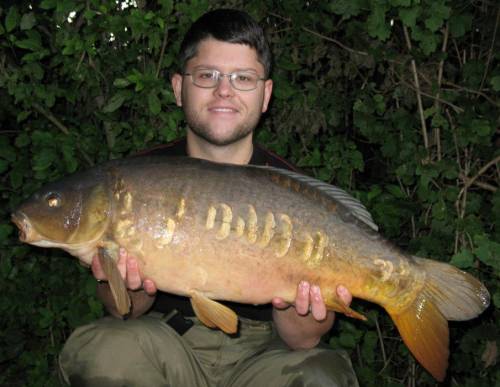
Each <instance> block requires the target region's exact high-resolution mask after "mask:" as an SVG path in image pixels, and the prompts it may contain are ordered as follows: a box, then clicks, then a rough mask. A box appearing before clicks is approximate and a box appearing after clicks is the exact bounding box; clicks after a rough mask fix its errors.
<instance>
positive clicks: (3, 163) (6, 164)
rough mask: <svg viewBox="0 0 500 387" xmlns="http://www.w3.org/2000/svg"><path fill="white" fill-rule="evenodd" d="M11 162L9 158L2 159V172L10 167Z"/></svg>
mask: <svg viewBox="0 0 500 387" xmlns="http://www.w3.org/2000/svg"><path fill="white" fill-rule="evenodd" d="M9 164H10V163H9V162H8V161H7V160H0V174H3V173H4V172H5V171H6V170H7V169H9Z"/></svg>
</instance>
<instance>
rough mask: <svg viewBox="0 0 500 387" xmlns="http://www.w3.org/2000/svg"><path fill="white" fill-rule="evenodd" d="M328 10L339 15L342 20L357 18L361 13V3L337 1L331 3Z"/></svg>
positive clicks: (356, 0) (350, 0)
mask: <svg viewBox="0 0 500 387" xmlns="http://www.w3.org/2000/svg"><path fill="white" fill-rule="evenodd" d="M328 8H329V9H330V11H331V12H333V13H335V14H337V15H341V16H342V18H343V19H349V18H351V17H352V16H357V15H359V13H360V12H361V2H360V1H359V0H337V1H331V2H330V4H329V6H328Z"/></svg>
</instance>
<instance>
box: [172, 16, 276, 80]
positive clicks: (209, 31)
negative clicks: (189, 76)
mask: <svg viewBox="0 0 500 387" xmlns="http://www.w3.org/2000/svg"><path fill="white" fill-rule="evenodd" d="M208 38H214V39H216V40H220V41H222V42H226V43H236V44H245V45H247V46H250V47H251V48H253V49H254V50H255V51H257V59H258V61H259V62H260V63H261V64H262V65H263V66H264V72H265V74H264V76H265V77H266V78H267V77H269V74H270V73H271V50H270V49H269V45H268V43H267V40H266V38H265V36H264V31H263V29H262V28H261V27H260V26H259V24H258V23H257V22H256V21H255V20H254V19H253V18H252V17H251V16H250V15H249V14H248V13H246V12H243V11H238V10H235V9H217V10H214V11H210V12H207V13H205V14H204V15H202V16H201V17H200V18H199V19H198V20H196V21H195V22H194V23H193V24H192V26H191V28H189V30H188V32H187V33H186V35H185V36H184V40H183V41H182V44H181V48H180V53H179V56H180V57H179V60H180V63H179V64H180V66H181V68H180V70H181V72H183V71H184V70H185V68H186V64H187V62H188V61H189V60H190V59H191V58H193V57H194V56H195V55H196V53H197V49H198V44H199V43H200V42H201V41H203V40H205V39H208Z"/></svg>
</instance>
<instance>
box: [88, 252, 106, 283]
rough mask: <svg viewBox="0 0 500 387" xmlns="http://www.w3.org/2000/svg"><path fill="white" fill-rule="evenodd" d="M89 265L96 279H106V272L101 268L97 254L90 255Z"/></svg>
mask: <svg viewBox="0 0 500 387" xmlns="http://www.w3.org/2000/svg"><path fill="white" fill-rule="evenodd" d="M90 267H91V269H92V274H93V275H94V277H95V279H96V280H98V281H105V280H106V274H104V270H102V266H101V262H100V261H99V257H98V256H97V255H94V256H93V257H92V264H91V265H90Z"/></svg>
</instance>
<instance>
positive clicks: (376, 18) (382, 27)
mask: <svg viewBox="0 0 500 387" xmlns="http://www.w3.org/2000/svg"><path fill="white" fill-rule="evenodd" d="M373 8H374V9H373V10H372V13H371V14H370V16H368V19H367V20H366V29H367V31H368V34H369V35H370V36H371V37H373V38H378V39H380V40H382V41H384V40H386V39H387V38H388V37H389V36H391V28H390V25H389V23H387V21H386V19H385V14H386V9H385V7H384V6H381V5H378V4H376V5H375V6H374V7H373Z"/></svg>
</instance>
